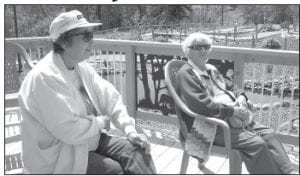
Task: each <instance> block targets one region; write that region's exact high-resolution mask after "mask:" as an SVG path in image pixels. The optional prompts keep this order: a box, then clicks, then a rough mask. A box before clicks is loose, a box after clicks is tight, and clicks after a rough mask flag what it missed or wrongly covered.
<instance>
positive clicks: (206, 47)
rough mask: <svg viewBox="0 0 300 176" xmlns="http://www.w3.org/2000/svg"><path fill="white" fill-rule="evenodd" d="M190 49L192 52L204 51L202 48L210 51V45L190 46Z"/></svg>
mask: <svg viewBox="0 0 300 176" xmlns="http://www.w3.org/2000/svg"><path fill="white" fill-rule="evenodd" d="M188 48H191V49H192V50H202V48H204V49H205V50H208V49H209V48H210V45H207V44H205V45H192V46H189V47H188Z"/></svg>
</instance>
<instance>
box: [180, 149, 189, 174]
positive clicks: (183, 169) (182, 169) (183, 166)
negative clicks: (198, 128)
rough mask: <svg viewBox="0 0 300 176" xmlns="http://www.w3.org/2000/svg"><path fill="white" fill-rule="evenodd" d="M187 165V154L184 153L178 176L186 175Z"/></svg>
mask: <svg viewBox="0 0 300 176" xmlns="http://www.w3.org/2000/svg"><path fill="white" fill-rule="evenodd" d="M188 164H189V155H188V154H187V152H185V151H184V152H183V156H182V160H181V167H180V174H186V170H187V166H188Z"/></svg>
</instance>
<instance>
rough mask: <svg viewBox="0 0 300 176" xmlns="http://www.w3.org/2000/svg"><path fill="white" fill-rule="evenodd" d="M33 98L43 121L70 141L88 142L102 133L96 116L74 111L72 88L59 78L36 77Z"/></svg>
mask: <svg viewBox="0 0 300 176" xmlns="http://www.w3.org/2000/svg"><path fill="white" fill-rule="evenodd" d="M33 81H34V82H33V85H34V86H33V89H34V90H33V95H34V96H33V98H34V99H35V101H36V104H37V105H38V107H39V111H40V114H41V116H42V118H41V120H42V121H43V123H44V124H45V125H46V127H47V129H48V130H49V131H50V132H51V133H52V134H53V135H54V136H56V137H57V138H59V139H60V140H62V141H63V142H65V143H67V144H72V145H77V144H87V143H88V141H89V139H90V138H91V137H94V136H95V135H98V134H99V130H100V125H99V124H98V122H97V121H96V119H95V118H86V117H80V116H78V115H76V114H74V113H73V112H72V108H71V107H72V101H74V100H73V97H72V95H71V91H69V89H68V87H67V86H65V84H64V83H62V82H61V81H60V80H57V79H55V78H52V77H51V76H50V77H49V75H42V74H40V75H38V76H36V77H35V79H34V80H33Z"/></svg>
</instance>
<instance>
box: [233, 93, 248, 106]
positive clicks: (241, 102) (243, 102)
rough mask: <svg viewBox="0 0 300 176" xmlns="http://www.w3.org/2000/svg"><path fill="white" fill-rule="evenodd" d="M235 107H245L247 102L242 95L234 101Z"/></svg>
mask: <svg viewBox="0 0 300 176" xmlns="http://www.w3.org/2000/svg"><path fill="white" fill-rule="evenodd" d="M235 105H236V106H240V107H243V106H244V107H247V102H246V98H245V97H244V96H243V95H240V96H239V97H238V98H237V99H236V100H235Z"/></svg>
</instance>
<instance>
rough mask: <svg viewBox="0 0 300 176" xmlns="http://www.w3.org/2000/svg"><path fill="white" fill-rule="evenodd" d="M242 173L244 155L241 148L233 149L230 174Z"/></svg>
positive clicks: (230, 159) (230, 157)
mask: <svg viewBox="0 0 300 176" xmlns="http://www.w3.org/2000/svg"><path fill="white" fill-rule="evenodd" d="M241 173H242V157H241V153H240V151H239V150H235V149H232V150H231V151H230V156H229V174H241Z"/></svg>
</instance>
